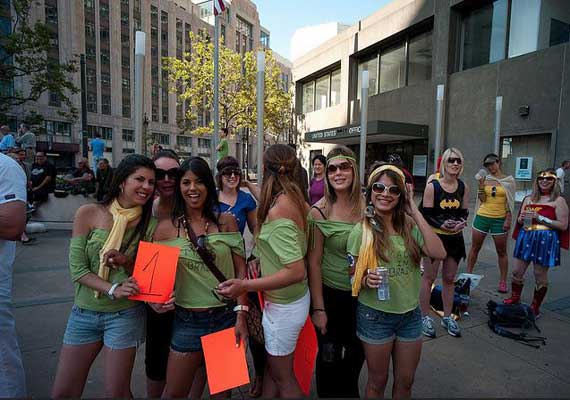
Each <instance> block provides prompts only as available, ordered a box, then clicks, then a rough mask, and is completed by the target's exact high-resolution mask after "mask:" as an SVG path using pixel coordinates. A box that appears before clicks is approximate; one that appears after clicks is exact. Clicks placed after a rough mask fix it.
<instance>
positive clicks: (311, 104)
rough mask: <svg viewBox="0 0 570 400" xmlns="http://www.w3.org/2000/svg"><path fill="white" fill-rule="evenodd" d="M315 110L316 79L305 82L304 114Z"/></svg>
mask: <svg viewBox="0 0 570 400" xmlns="http://www.w3.org/2000/svg"><path fill="white" fill-rule="evenodd" d="M314 110H315V81H311V82H307V83H304V84H303V114H306V113H310V112H313V111H314Z"/></svg>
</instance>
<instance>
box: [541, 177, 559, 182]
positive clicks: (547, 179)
mask: <svg viewBox="0 0 570 400" xmlns="http://www.w3.org/2000/svg"><path fill="white" fill-rule="evenodd" d="M536 179H538V180H539V181H549V182H553V181H554V180H555V179H556V178H553V177H551V176H539V177H538V178H536Z"/></svg>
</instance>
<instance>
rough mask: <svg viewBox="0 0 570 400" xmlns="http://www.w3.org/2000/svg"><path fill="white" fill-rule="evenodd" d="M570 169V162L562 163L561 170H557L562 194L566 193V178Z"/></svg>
mask: <svg viewBox="0 0 570 400" xmlns="http://www.w3.org/2000/svg"><path fill="white" fill-rule="evenodd" d="M568 169H570V160H564V161H562V164H560V168H558V169H557V170H556V177H557V182H556V183H557V184H558V186H559V187H560V193H564V184H565V182H564V178H565V177H566V171H568Z"/></svg>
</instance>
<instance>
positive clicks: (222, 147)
mask: <svg viewBox="0 0 570 400" xmlns="http://www.w3.org/2000/svg"><path fill="white" fill-rule="evenodd" d="M216 151H217V152H218V160H221V159H222V158H224V157H225V156H227V155H228V154H229V152H230V145H229V144H228V128H222V129H221V131H220V143H219V144H218V147H216Z"/></svg>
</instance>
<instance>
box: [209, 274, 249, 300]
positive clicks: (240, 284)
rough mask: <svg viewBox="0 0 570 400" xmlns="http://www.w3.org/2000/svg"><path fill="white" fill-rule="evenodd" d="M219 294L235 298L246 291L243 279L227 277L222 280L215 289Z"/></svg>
mask: <svg viewBox="0 0 570 400" xmlns="http://www.w3.org/2000/svg"><path fill="white" fill-rule="evenodd" d="M215 290H216V291H217V292H218V293H219V294H220V295H221V296H223V297H226V298H228V299H235V298H238V297H239V296H241V295H243V294H245V293H247V289H246V287H245V281H244V280H243V279H228V280H227V281H225V282H222V283H220V284H219V285H218V287H217V288H216V289H215Z"/></svg>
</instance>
